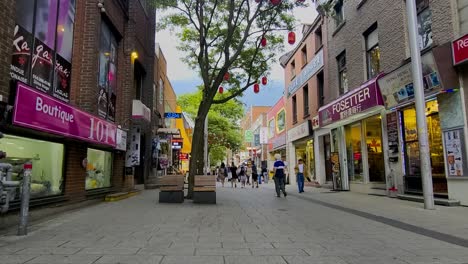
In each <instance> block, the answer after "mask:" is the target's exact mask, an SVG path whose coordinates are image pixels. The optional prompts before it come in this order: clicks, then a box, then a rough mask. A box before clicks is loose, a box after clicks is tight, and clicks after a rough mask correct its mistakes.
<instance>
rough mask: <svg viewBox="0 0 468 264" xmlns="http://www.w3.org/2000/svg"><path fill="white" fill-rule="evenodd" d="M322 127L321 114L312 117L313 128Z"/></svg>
mask: <svg viewBox="0 0 468 264" xmlns="http://www.w3.org/2000/svg"><path fill="white" fill-rule="evenodd" d="M319 127H320V123H319V116H318V115H317V116H314V117H312V129H314V130H315V129H317V128H319Z"/></svg>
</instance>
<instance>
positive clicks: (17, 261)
mask: <svg viewBox="0 0 468 264" xmlns="http://www.w3.org/2000/svg"><path fill="white" fill-rule="evenodd" d="M37 256H38V255H0V263H2V264H23V263H25V262H26V261H29V260H32V259H34V258H36V257H37Z"/></svg>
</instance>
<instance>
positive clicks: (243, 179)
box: [239, 164, 247, 188]
mask: <svg viewBox="0 0 468 264" xmlns="http://www.w3.org/2000/svg"><path fill="white" fill-rule="evenodd" d="M239 177H240V181H241V188H244V187H245V183H246V182H247V169H246V167H245V165H244V164H242V165H241V167H240V173H239Z"/></svg>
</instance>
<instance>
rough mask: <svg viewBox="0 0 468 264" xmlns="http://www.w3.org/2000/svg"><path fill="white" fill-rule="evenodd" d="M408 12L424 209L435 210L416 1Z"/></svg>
mask: <svg viewBox="0 0 468 264" xmlns="http://www.w3.org/2000/svg"><path fill="white" fill-rule="evenodd" d="M406 12H407V17H408V33H409V42H410V49H411V67H412V73H413V86H414V99H415V103H416V122H417V125H418V141H419V159H420V161H421V178H422V185H423V195H424V208H425V209H434V194H433V189H432V168H431V160H430V151H429V140H428V134H427V121H426V109H425V108H426V107H425V100H424V85H423V79H422V76H423V75H422V66H421V52H420V50H419V44H418V38H417V32H418V23H417V14H416V2H415V0H406Z"/></svg>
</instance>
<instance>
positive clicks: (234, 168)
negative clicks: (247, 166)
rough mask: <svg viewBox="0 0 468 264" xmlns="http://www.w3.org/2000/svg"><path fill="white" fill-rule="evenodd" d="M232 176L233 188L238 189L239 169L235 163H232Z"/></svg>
mask: <svg viewBox="0 0 468 264" xmlns="http://www.w3.org/2000/svg"><path fill="white" fill-rule="evenodd" d="M230 170H231V174H232V178H231V188H237V178H238V177H237V167H236V165H234V162H233V163H232V165H231V168H230Z"/></svg>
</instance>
